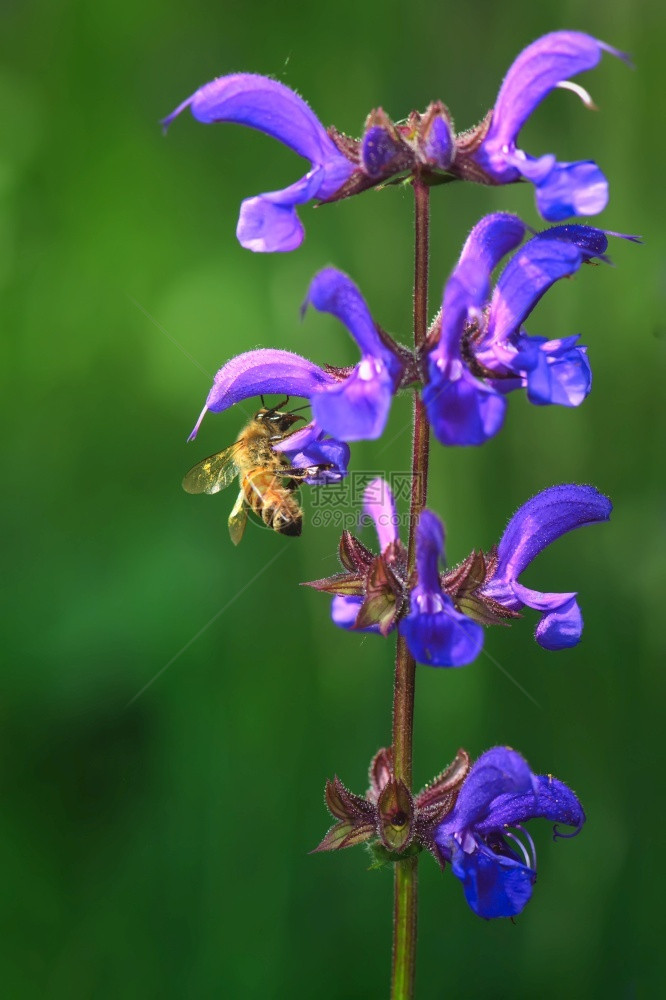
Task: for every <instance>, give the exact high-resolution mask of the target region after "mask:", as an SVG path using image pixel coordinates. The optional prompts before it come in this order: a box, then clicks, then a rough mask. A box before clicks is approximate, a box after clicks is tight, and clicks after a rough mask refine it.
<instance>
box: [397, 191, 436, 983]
mask: <svg viewBox="0 0 666 1000" xmlns="http://www.w3.org/2000/svg"><path fill="white" fill-rule="evenodd" d="M413 186H414V221H415V225H414V347H415V349H416V350H420V349H422V348H423V346H424V345H425V341H426V331H427V325H428V210H429V189H428V187H427V186H426V185H425V184H423V183H422V182H421V180H420V178H419V177H418V175H417V176H416V177H415V178H414V181H413ZM429 443H430V429H429V426H428V418H427V416H426V411H425V407H424V405H423V403H422V401H421V397H420V395H419V394H418V392H416V393H415V394H414V437H413V444H412V488H411V500H410V507H409V549H408V553H409V554H408V567H409V573H410V574H411V572H412V570H413V568H414V563H415V556H416V525H417V524H418V520H419V517H420V515H421V511H422V510H423V508H424V507H425V505H426V497H427V492H428V446H429ZM415 667H416V664H415V662H414V657H413V656H412V655H411V653H410V652H409V649H408V648H407V644H406V642H405V640H404V639H403V637H402V636H401V635H398V641H397V646H396V658H395V684H394V691H393V766H394V771H395V776H396V778H398V779H400V780H402V781H404V783H405V784H406V785H407V787H408V788H411V786H412V741H413V728H414V674H415ZM394 867H395V891H394V903H393V969H392V975H391V997H392V1000H410V998H411V997H413V996H414V970H415V964H416V912H417V903H418V855H417V856H416V857H412V858H406V859H405V860H404V861H398V862H396V864H395V866H394Z"/></svg>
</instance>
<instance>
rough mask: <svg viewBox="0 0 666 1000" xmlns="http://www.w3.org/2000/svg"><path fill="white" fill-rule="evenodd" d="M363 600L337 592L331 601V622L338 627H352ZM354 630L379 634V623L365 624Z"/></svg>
mask: <svg viewBox="0 0 666 1000" xmlns="http://www.w3.org/2000/svg"><path fill="white" fill-rule="evenodd" d="M363 602H364V598H363V597H346V596H344V595H341V594H337V595H336V596H335V597H334V598H333V600H332V601H331V618H332V620H333V623H334V624H335V625H338V626H339V627H340V628H344V629H348V630H351V629H353V628H354V623H355V622H356V619H357V617H358V613H359V611H360V610H361V606H362V604H363ZM355 631H358V632H376V633H377V634H379V625H366V627H365V628H359V629H356V630H355Z"/></svg>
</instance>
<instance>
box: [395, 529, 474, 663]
mask: <svg viewBox="0 0 666 1000" xmlns="http://www.w3.org/2000/svg"><path fill="white" fill-rule="evenodd" d="M443 554H444V528H443V527H442V522H441V521H440V520H439V518H438V517H437V515H436V514H433V513H432V511H429V510H424V511H423V513H422V514H421V518H420V520H419V523H418V527H417V535H416V569H417V575H418V583H417V585H416V586H415V587H414V589H413V590H412V592H411V595H410V609H409V613H408V614H407V616H406V617H405V618H403V619H402V621H401V622H400V632H401V634H402V635H404V637H405V639H406V640H407V645H408V646H409V650H410V652H411V654H412V656H413V657H414V659H415V660H417V662H418V663H426V664H428V665H429V666H431V667H463V666H465V665H466V664H467V663H471V662H472V661H473V660H475V659H476V658H477V656H478V655H479V653H480V652H481V648H482V646H483V629H482V628H481V626H480V625H478V624H477V623H476V622H474V621H472V619H471V618H468V617H467V615H464V614H462V613H461V612H460V611H457V610H456V608H455V606H454V604H453V601H452V600H451V598H450V597H449V596H448V594H446V593H444V591H443V590H442V586H441V582H440V577H439V568H438V564H439V560H440V557H442V556H443Z"/></svg>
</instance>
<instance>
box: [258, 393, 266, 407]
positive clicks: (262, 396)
mask: <svg viewBox="0 0 666 1000" xmlns="http://www.w3.org/2000/svg"><path fill="white" fill-rule="evenodd" d="M259 399H260V400H261V405H262V406H263V408H264V410H265V409H266V400H265V399H264V394H263V393H262V394H261V396H260V397H259Z"/></svg>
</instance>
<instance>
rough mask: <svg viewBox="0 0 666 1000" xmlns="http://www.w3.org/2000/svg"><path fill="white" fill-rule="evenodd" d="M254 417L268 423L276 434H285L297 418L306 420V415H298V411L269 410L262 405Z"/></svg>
mask: <svg viewBox="0 0 666 1000" xmlns="http://www.w3.org/2000/svg"><path fill="white" fill-rule="evenodd" d="M254 419H255V420H260V421H261V422H262V423H265V424H268V426H269V427H270V428H271V430H272V431H273V433H275V434H285V433H286V432H287V431H288V430H289V428H290V427H291V426H292V424H295V423H296V421H297V420H305V417H301V416H298V415H297V414H296V413H286V412H285V411H284V410H276V409H271V410H269V409H267V408H266V407H262V408H261V410H258V411H257V413H255V415H254Z"/></svg>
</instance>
